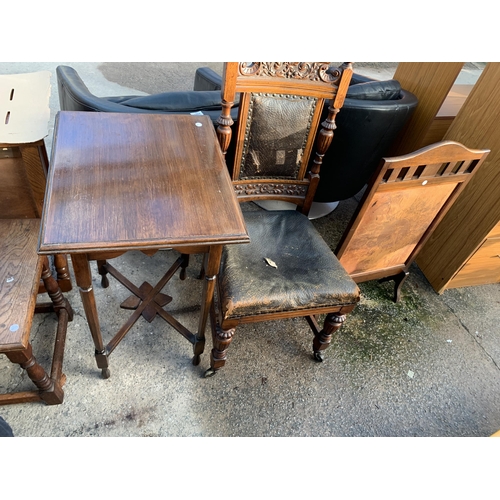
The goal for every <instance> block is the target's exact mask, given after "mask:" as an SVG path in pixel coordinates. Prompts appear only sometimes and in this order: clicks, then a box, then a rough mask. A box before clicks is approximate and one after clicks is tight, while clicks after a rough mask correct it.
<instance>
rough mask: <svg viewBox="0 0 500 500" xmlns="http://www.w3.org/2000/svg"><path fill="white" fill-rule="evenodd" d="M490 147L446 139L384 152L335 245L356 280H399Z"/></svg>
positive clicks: (398, 286) (396, 297)
mask: <svg viewBox="0 0 500 500" xmlns="http://www.w3.org/2000/svg"><path fill="white" fill-rule="evenodd" d="M488 153H489V151H488V150H470V149H467V148H465V147H464V146H463V145H461V144H459V143H456V142H453V141H445V142H440V143H437V144H434V145H431V146H427V147H425V148H422V149H420V150H418V151H416V152H415V153H412V154H408V155H404V156H399V157H394V158H383V159H382V161H381V165H380V167H379V168H378V170H377V171H376V173H375V175H374V177H373V179H372V180H371V182H370V184H369V185H368V188H367V190H366V191H365V193H364V195H363V199H362V200H361V202H360V203H359V205H358V208H357V210H356V213H355V214H354V215H353V218H352V220H351V222H350V223H349V225H348V227H347V229H346V231H345V233H344V235H343V237H342V239H341V241H340V242H339V245H338V247H337V249H336V251H335V253H336V254H337V256H338V258H339V260H340V262H341V263H342V264H343V266H344V267H345V268H346V270H347V271H348V272H349V274H350V275H351V276H352V278H353V279H354V280H355V281H356V282H358V283H359V282H363V281H367V280H372V279H377V278H384V279H393V280H394V281H395V282H396V286H395V295H394V300H395V301H396V302H397V301H398V300H399V298H400V290H401V286H402V284H403V282H404V280H405V279H406V277H407V275H408V272H409V268H410V265H411V264H412V262H413V261H414V260H415V258H416V256H417V254H418V252H419V251H420V250H421V248H422V246H423V245H424V244H425V242H426V241H427V240H428V239H429V238H430V237H431V235H432V232H433V230H434V229H435V227H436V225H437V224H438V223H439V222H440V221H441V219H442V218H443V217H444V215H445V214H446V212H447V211H448V210H449V209H450V208H451V206H452V204H453V202H454V201H455V200H456V198H457V196H458V195H459V194H460V193H461V192H462V190H463V189H464V188H465V186H466V185H467V183H468V182H469V181H470V180H471V179H472V178H473V175H474V174H475V172H477V170H478V169H479V167H480V165H481V164H482V162H483V161H484V159H485V158H486V156H487V155H488Z"/></svg>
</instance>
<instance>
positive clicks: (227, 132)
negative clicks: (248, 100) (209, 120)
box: [217, 99, 234, 155]
mask: <svg viewBox="0 0 500 500" xmlns="http://www.w3.org/2000/svg"><path fill="white" fill-rule="evenodd" d="M233 104H234V102H226V101H225V100H224V99H223V100H222V111H221V115H220V117H219V119H218V120H217V125H218V126H217V139H218V141H219V144H220V147H221V150H222V154H223V155H225V154H226V152H227V150H228V148H229V144H230V143H231V135H232V129H231V126H232V125H233V123H234V121H233V119H232V118H231V108H232V107H233Z"/></svg>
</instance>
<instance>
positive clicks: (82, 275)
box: [71, 254, 110, 378]
mask: <svg viewBox="0 0 500 500" xmlns="http://www.w3.org/2000/svg"><path fill="white" fill-rule="evenodd" d="M71 261H72V262H73V269H74V271H75V280H76V283H77V285H78V287H79V288H80V297H81V299H82V303H83V309H84V311H85V316H86V317H87V322H88V325H89V328H90V333H91V335H92V340H93V341H94V346H95V359H96V362H97V367H98V368H100V369H101V372H102V376H103V378H108V377H109V375H110V373H109V368H108V355H107V352H106V349H105V347H104V343H103V340H102V333H101V327H100V325H99V317H98V314H97V305H96V301H95V295H94V289H93V288H92V273H91V270H90V264H89V260H88V258H87V254H72V255H71Z"/></svg>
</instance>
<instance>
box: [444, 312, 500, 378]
mask: <svg viewBox="0 0 500 500" xmlns="http://www.w3.org/2000/svg"><path fill="white" fill-rule="evenodd" d="M445 305H446V307H447V308H448V309H449V310H450V311H451V312H452V313H453V315H454V316H455V318H457V320H458V322H459V323H460V325H461V326H462V327H463V329H464V330H465V331H466V332H467V333H468V334H469V335H470V336H471V337H472V339H473V340H474V342H475V343H476V344H477V345H478V346H479V347H480V348H481V351H482V352H483V353H484V354H485V355H486V356H487V357H488V358H489V359H490V360H491V362H492V363H493V364H494V365H495V367H496V368H497V370H500V366H499V365H498V363H497V362H496V361H495V359H494V358H493V357H492V356H491V354H490V353H489V352H488V351H487V350H486V349H485V348H484V346H483V344H481V343H480V342H479V341H478V339H477V337H476V335H475V334H474V333H472V332H471V331H470V330H469V328H468V327H467V325H466V324H465V323H464V322H463V321H462V319H461V318H460V317H459V316H458V314H457V312H456V311H455V309H453V307H451V306H450V305H449V304H446V303H445Z"/></svg>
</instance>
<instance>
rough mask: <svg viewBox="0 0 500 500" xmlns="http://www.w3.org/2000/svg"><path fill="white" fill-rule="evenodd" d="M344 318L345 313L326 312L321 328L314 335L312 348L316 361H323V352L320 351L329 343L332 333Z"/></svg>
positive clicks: (341, 323)
mask: <svg viewBox="0 0 500 500" xmlns="http://www.w3.org/2000/svg"><path fill="white" fill-rule="evenodd" d="M345 319H346V315H345V314H340V313H330V314H327V316H326V318H325V322H324V323H323V329H322V330H321V331H320V332H318V333H317V334H316V335H315V336H314V341H313V350H314V359H315V360H316V361H323V357H324V354H323V352H322V351H324V350H325V349H326V348H327V347H328V346H329V345H330V342H331V341H332V336H333V334H334V333H335V332H336V331H337V330H338V329H339V328H340V327H341V326H342V325H343V323H344V321H345Z"/></svg>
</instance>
